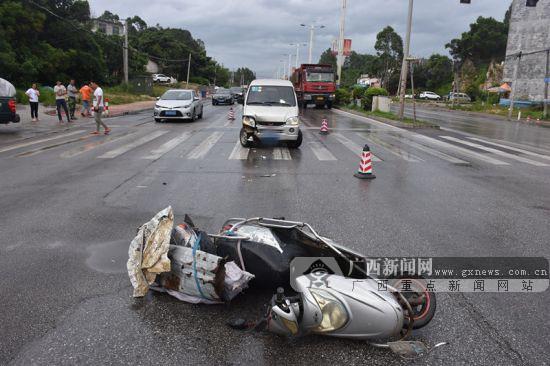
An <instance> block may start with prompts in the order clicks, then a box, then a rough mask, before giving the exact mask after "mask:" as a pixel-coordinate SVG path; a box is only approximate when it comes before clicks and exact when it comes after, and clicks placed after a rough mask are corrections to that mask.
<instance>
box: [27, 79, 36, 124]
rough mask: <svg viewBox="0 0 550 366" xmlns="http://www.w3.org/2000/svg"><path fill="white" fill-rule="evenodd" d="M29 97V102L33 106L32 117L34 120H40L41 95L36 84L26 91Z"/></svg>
mask: <svg viewBox="0 0 550 366" xmlns="http://www.w3.org/2000/svg"><path fill="white" fill-rule="evenodd" d="M25 94H27V96H28V97H29V104H30V106H31V118H32V121H33V122H36V121H38V97H39V96H40V91H39V90H38V87H37V86H36V84H32V86H31V87H30V88H29V90H27V91H26V92H25Z"/></svg>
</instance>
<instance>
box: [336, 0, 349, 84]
mask: <svg viewBox="0 0 550 366" xmlns="http://www.w3.org/2000/svg"><path fill="white" fill-rule="evenodd" d="M346 8H347V0H342V9H341V10H340V34H339V37H338V57H337V59H336V69H337V75H338V80H337V83H338V84H337V85H338V86H340V84H341V82H342V79H341V77H342V65H343V64H344V27H345V25H346Z"/></svg>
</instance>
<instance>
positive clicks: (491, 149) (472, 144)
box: [441, 136, 548, 166]
mask: <svg viewBox="0 0 550 366" xmlns="http://www.w3.org/2000/svg"><path fill="white" fill-rule="evenodd" d="M441 138H443V139H445V140H449V141H454V142H457V143H459V144H463V145H466V146H471V147H474V148H476V149H480V150H484V151H487V152H490V153H493V154H495V155H500V156H503V157H506V158H508V159H512V160H517V161H519V162H522V163H526V164H531V165H535V166H548V164H545V163H541V162H538V161H535V160H531V159H527V158H522V157H521V156H517V155H514V154H509V153H507V152H504V151H501V150H497V149H493V148H492V147H487V146H483V145H480V144H475V143H473V142H469V141H464V140H461V139H457V138H456V137H452V136H441Z"/></svg>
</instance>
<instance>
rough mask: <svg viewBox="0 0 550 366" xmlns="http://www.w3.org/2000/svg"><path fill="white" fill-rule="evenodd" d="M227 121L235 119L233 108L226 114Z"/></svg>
mask: <svg viewBox="0 0 550 366" xmlns="http://www.w3.org/2000/svg"><path fill="white" fill-rule="evenodd" d="M227 119H228V120H230V121H233V120H234V119H235V111H234V110H233V107H231V108H229V113H227Z"/></svg>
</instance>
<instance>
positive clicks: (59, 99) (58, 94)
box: [53, 80, 71, 123]
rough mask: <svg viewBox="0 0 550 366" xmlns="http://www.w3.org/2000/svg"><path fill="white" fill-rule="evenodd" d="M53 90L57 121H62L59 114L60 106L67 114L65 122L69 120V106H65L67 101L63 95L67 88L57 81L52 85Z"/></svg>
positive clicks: (65, 93)
mask: <svg viewBox="0 0 550 366" xmlns="http://www.w3.org/2000/svg"><path fill="white" fill-rule="evenodd" d="M53 92H54V94H55V106H56V108H57V118H59V123H63V118H62V116H61V108H63V110H64V111H65V115H66V116H67V122H68V123H70V122H71V116H70V115H69V108H67V101H66V100H65V96H66V95H67V88H65V86H63V84H61V81H59V80H58V81H57V83H56V85H55V86H54V87H53Z"/></svg>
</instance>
